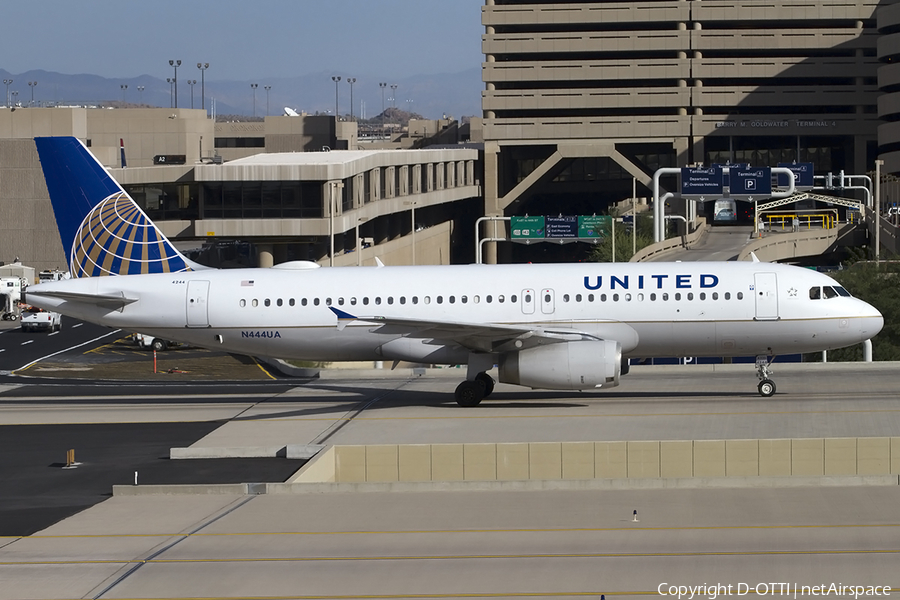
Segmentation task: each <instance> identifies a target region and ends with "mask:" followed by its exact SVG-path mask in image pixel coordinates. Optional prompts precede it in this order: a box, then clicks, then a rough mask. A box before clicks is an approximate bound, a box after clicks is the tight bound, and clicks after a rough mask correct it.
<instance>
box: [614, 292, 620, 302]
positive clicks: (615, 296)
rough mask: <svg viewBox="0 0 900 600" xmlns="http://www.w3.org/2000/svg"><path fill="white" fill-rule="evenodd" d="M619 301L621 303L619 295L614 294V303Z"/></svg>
mask: <svg viewBox="0 0 900 600" xmlns="http://www.w3.org/2000/svg"><path fill="white" fill-rule="evenodd" d="M618 301H619V295H618V294H613V302H618Z"/></svg>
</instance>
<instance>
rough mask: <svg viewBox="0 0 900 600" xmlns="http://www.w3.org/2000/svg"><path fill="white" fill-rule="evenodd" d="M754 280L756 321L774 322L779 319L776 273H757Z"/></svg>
mask: <svg viewBox="0 0 900 600" xmlns="http://www.w3.org/2000/svg"><path fill="white" fill-rule="evenodd" d="M753 279H754V281H753V283H754V286H753V290H754V292H753V294H754V296H755V298H756V320H757V321H774V320H776V319H778V280H777V279H776V276H775V273H756V274H754V276H753Z"/></svg>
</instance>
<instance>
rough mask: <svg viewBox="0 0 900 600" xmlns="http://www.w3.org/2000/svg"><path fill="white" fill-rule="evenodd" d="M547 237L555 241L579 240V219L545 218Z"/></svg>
mask: <svg viewBox="0 0 900 600" xmlns="http://www.w3.org/2000/svg"><path fill="white" fill-rule="evenodd" d="M544 223H545V226H546V237H548V238H553V239H562V238H573V239H574V238H577V237H578V217H544Z"/></svg>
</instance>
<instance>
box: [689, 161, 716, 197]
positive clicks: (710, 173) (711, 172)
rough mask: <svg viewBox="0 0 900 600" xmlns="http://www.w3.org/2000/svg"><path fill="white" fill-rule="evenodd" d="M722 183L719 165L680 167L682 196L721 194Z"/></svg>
mask: <svg viewBox="0 0 900 600" xmlns="http://www.w3.org/2000/svg"><path fill="white" fill-rule="evenodd" d="M722 185H723V182H722V168H721V167H718V166H713V167H682V169H681V195H682V196H716V195H718V196H721V195H722Z"/></svg>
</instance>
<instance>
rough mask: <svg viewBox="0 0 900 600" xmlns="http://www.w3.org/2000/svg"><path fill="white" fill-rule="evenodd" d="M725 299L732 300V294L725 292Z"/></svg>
mask: <svg viewBox="0 0 900 600" xmlns="http://www.w3.org/2000/svg"><path fill="white" fill-rule="evenodd" d="M725 299H726V300H731V292H725Z"/></svg>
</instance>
